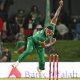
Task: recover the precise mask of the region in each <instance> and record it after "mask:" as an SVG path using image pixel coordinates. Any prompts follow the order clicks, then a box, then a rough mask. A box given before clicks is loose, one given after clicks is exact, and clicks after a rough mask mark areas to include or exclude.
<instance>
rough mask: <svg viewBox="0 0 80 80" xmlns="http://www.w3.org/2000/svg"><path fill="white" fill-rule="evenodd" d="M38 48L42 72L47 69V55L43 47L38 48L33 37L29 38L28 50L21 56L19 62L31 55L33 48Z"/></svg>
mask: <svg viewBox="0 0 80 80" xmlns="http://www.w3.org/2000/svg"><path fill="white" fill-rule="evenodd" d="M34 47H36V49H37V53H38V56H39V69H41V70H44V69H45V57H44V54H45V49H44V48H42V47H38V46H37V45H36V44H35V43H34V41H33V39H32V37H29V38H28V41H27V48H26V49H25V51H24V52H23V53H22V54H21V55H20V56H19V58H18V61H19V62H20V61H22V60H23V59H24V57H25V56H26V55H27V54H29V53H31V52H32V50H33V48H34Z"/></svg>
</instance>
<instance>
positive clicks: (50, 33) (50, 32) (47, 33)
mask: <svg viewBox="0 0 80 80" xmlns="http://www.w3.org/2000/svg"><path fill="white" fill-rule="evenodd" d="M45 33H46V36H47V37H49V36H52V33H53V30H50V29H48V28H46V32H45Z"/></svg>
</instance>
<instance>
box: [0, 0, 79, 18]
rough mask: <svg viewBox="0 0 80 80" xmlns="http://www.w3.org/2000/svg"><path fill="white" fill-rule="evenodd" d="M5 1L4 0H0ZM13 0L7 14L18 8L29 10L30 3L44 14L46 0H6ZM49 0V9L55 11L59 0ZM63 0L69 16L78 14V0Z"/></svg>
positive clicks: (14, 11)
mask: <svg viewBox="0 0 80 80" xmlns="http://www.w3.org/2000/svg"><path fill="white" fill-rule="evenodd" d="M0 1H3V2H5V1H6V0H0ZM7 1H13V4H12V5H11V6H10V9H9V13H8V15H12V14H14V13H16V12H17V10H18V9H24V10H25V11H26V12H29V11H30V8H31V6H32V5H34V4H35V5H37V6H38V7H39V10H40V12H41V13H42V15H44V12H45V1H46V0H7ZM50 1H51V11H55V10H56V9H57V7H58V2H59V0H50ZM63 1H64V6H63V7H64V10H65V11H66V12H67V13H68V14H69V15H71V16H76V15H78V16H79V15H80V0H63Z"/></svg>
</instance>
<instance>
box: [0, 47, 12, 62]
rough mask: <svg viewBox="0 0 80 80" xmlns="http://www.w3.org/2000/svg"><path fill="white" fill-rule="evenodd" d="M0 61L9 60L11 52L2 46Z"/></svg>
mask: <svg viewBox="0 0 80 80" xmlns="http://www.w3.org/2000/svg"><path fill="white" fill-rule="evenodd" d="M0 62H11V52H10V50H9V49H8V48H4V49H3V52H2V57H1V59H0Z"/></svg>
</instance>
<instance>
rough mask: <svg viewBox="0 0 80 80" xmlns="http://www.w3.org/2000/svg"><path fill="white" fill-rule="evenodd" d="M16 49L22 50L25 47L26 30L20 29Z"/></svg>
mask: <svg viewBox="0 0 80 80" xmlns="http://www.w3.org/2000/svg"><path fill="white" fill-rule="evenodd" d="M16 41H17V45H16V49H17V51H18V49H20V48H21V47H22V46H24V45H25V34H24V28H20V32H19V33H17V34H16Z"/></svg>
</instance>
